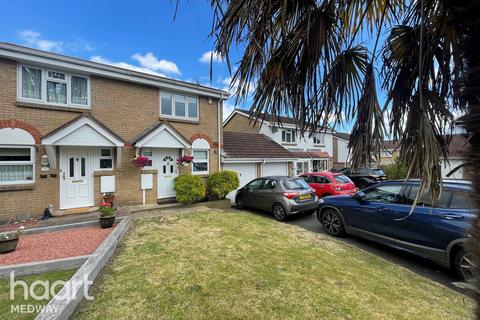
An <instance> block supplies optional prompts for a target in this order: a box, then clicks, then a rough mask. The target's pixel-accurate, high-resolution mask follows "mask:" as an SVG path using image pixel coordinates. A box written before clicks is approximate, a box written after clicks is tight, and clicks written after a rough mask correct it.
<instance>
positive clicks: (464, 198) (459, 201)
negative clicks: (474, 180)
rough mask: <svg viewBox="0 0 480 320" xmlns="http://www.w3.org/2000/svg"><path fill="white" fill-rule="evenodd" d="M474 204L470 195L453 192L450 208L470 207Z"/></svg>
mask: <svg viewBox="0 0 480 320" xmlns="http://www.w3.org/2000/svg"><path fill="white" fill-rule="evenodd" d="M470 208H472V206H471V205H470V203H469V201H468V195H466V194H462V193H460V192H455V193H453V197H452V202H451V203H450V209H470Z"/></svg>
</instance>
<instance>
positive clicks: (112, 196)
mask: <svg viewBox="0 0 480 320" xmlns="http://www.w3.org/2000/svg"><path fill="white" fill-rule="evenodd" d="M113 199H115V193H113V192H106V193H104V194H103V202H108V203H110V204H111V206H113Z"/></svg>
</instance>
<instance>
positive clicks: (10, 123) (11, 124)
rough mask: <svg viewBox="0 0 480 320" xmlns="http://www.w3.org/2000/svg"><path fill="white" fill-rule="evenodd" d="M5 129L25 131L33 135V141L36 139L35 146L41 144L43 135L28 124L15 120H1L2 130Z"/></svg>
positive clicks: (0, 126)
mask: <svg viewBox="0 0 480 320" xmlns="http://www.w3.org/2000/svg"><path fill="white" fill-rule="evenodd" d="M3 128H12V129H13V128H17V129H22V130H25V131H27V132H28V133H30V134H31V135H32V137H33V139H35V144H40V143H41V138H42V133H41V132H40V131H39V130H38V129H37V128H35V127H34V126H32V125H30V124H28V123H26V122H23V121H18V120H15V119H8V120H0V129H3Z"/></svg>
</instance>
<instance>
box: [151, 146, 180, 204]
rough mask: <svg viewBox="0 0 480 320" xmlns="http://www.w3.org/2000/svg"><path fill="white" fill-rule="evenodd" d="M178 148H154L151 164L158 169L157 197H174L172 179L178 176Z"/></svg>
mask: <svg viewBox="0 0 480 320" xmlns="http://www.w3.org/2000/svg"><path fill="white" fill-rule="evenodd" d="M178 156H179V150H178V149H164V148H158V149H155V153H154V159H153V166H154V167H155V168H156V169H157V170H158V198H170V197H175V190H174V189H173V185H174V180H175V178H176V177H177V176H178V165H177V159H178Z"/></svg>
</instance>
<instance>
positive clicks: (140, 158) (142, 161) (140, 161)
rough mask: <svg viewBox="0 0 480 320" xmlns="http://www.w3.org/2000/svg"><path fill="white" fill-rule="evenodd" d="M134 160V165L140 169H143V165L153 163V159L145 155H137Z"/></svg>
mask: <svg viewBox="0 0 480 320" xmlns="http://www.w3.org/2000/svg"><path fill="white" fill-rule="evenodd" d="M132 162H133V165H134V166H135V167H137V168H138V169H142V168H143V167H146V166H151V165H152V160H150V159H149V158H148V157H144V156H138V157H135V158H133V160H132Z"/></svg>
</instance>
